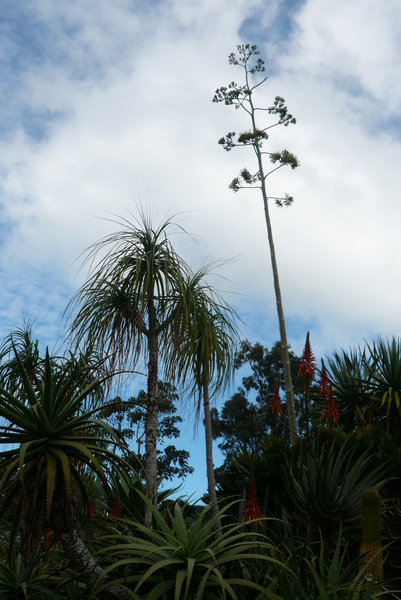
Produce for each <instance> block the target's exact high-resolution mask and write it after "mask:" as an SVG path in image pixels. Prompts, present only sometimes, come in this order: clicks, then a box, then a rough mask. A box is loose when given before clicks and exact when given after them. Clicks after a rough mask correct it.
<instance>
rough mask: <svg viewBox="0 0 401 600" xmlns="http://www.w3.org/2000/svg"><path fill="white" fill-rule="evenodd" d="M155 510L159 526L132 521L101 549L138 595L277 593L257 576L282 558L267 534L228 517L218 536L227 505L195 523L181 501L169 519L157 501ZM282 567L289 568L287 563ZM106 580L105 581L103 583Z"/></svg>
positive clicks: (196, 599)
mask: <svg viewBox="0 0 401 600" xmlns="http://www.w3.org/2000/svg"><path fill="white" fill-rule="evenodd" d="M145 501H146V500H145ZM151 510H152V513H153V517H154V521H155V523H156V526H155V527H154V528H153V529H149V528H148V527H145V526H143V525H141V524H139V523H137V522H130V523H127V525H128V526H129V528H130V532H129V533H127V534H126V535H120V536H115V537H110V538H108V539H107V540H106V542H108V546H107V548H105V549H104V550H101V553H105V554H107V555H111V556H112V559H113V560H114V561H116V562H115V563H114V564H113V565H112V566H110V567H109V568H108V569H106V572H107V573H108V574H109V576H110V577H114V578H115V580H114V581H115V583H118V584H119V585H125V586H126V588H127V589H129V590H130V591H131V592H132V594H133V595H132V597H133V598H135V599H139V598H141V599H143V600H145V599H146V600H156V599H157V598H174V599H176V600H208V599H209V600H217V599H219V598H231V599H233V600H236V599H237V598H238V600H239V599H243V598H259V597H260V598H270V597H271V598H273V597H275V596H271V595H269V593H268V590H266V588H265V587H264V586H262V585H258V584H256V583H254V582H253V580H254V579H256V578H257V574H258V572H260V570H262V569H264V568H265V567H266V566H267V565H268V564H269V563H271V564H276V562H277V560H276V559H275V558H274V557H273V556H272V547H271V545H270V544H269V543H268V542H267V541H266V540H264V539H263V536H261V535H257V534H253V535H251V534H248V533H246V532H245V530H244V526H243V525H242V524H241V523H237V524H235V523H234V524H233V523H227V524H226V525H224V526H223V528H222V532H221V533H222V535H221V536H220V537H216V530H215V526H216V523H217V522H218V521H219V520H221V519H222V518H224V514H225V511H226V510H227V509H223V510H221V511H219V513H218V514H217V515H214V516H212V514H211V510H212V509H211V507H210V506H207V507H206V508H204V509H203V510H202V512H201V513H200V514H199V515H198V516H197V517H195V518H194V519H192V520H191V522H190V523H187V522H186V520H185V519H184V516H183V512H182V509H181V507H180V506H179V504H178V503H176V504H175V506H174V510H173V511H171V512H169V519H168V520H167V522H166V520H165V519H164V518H163V517H162V516H161V515H160V514H159V513H158V511H157V510H156V509H155V508H154V507H153V506H152V507H151ZM281 567H282V568H283V569H285V568H286V566H285V565H284V564H281ZM118 571H120V575H118ZM101 586H102V582H101V581H100V582H99V586H98V587H99V589H101ZM247 592H249V594H250V595H247Z"/></svg>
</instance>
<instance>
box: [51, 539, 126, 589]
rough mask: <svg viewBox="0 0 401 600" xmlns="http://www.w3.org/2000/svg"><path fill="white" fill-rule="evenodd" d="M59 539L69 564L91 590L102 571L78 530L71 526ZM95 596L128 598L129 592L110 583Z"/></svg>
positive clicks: (104, 580) (102, 573)
mask: <svg viewBox="0 0 401 600" xmlns="http://www.w3.org/2000/svg"><path fill="white" fill-rule="evenodd" d="M59 541H60V544H61V547H62V548H63V550H64V553H65V556H66V558H67V560H68V562H69V564H70V566H71V567H72V568H73V569H74V571H76V572H77V573H78V574H79V575H81V577H82V579H83V581H84V582H85V584H86V585H87V586H88V588H89V589H90V590H92V589H93V587H94V586H95V585H96V582H98V580H99V579H100V578H101V577H102V576H103V575H104V571H103V569H102V567H100V566H99V565H98V564H97V562H96V561H95V559H94V558H93V556H92V554H91V553H90V551H89V549H88V548H87V547H86V545H85V543H84V541H83V540H82V538H81V537H80V535H79V533H78V531H77V530H76V529H75V528H72V529H71V531H66V532H64V533H62V534H61V535H60V536H59ZM106 582H107V578H104V579H103V585H105V584H106ZM96 597H97V598H101V599H102V600H129V599H130V598H131V594H129V593H128V592H127V591H126V590H125V589H124V588H122V587H120V586H119V585H110V586H109V587H107V588H106V589H103V590H102V591H101V592H98V593H97V595H96Z"/></svg>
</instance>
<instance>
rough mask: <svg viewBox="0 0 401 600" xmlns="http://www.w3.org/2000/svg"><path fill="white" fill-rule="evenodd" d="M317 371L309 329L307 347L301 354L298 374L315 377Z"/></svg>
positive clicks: (310, 377)
mask: <svg viewBox="0 0 401 600" xmlns="http://www.w3.org/2000/svg"><path fill="white" fill-rule="evenodd" d="M315 371H316V359H315V355H314V354H313V352H312V348H311V345H310V341H309V331H308V333H307V334H306V342H305V348H304V351H303V352H302V356H301V364H300V365H299V372H298V374H299V375H301V376H302V377H309V379H315Z"/></svg>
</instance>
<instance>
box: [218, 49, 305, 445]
mask: <svg viewBox="0 0 401 600" xmlns="http://www.w3.org/2000/svg"><path fill="white" fill-rule="evenodd" d="M237 49H238V57H237V56H236V55H235V54H234V53H232V54H230V56H229V59H228V61H229V63H230V64H231V65H234V66H240V67H242V68H243V69H244V75H245V83H244V85H242V86H239V85H238V84H236V83H234V82H232V83H230V85H229V87H228V88H226V87H221V88H219V89H217V90H216V93H215V95H214V97H213V102H224V103H225V104H226V105H228V106H230V105H234V106H235V108H241V109H243V110H245V112H246V113H247V114H248V115H249V117H250V119H251V130H250V131H246V132H242V133H240V134H239V135H238V137H237V139H236V138H235V135H236V134H235V132H230V133H228V134H227V135H226V136H225V137H223V138H221V139H220V140H219V144H221V145H222V146H223V148H224V150H227V151H230V150H231V149H232V148H234V147H235V146H241V147H243V146H250V147H252V149H253V150H254V152H255V155H256V159H257V164H258V169H257V171H256V173H255V174H251V173H250V172H249V170H248V169H247V168H244V169H243V170H242V171H241V173H240V176H239V177H235V178H234V179H233V181H232V182H231V184H230V189H232V190H233V191H234V192H238V190H240V189H241V188H248V189H249V188H252V189H255V188H256V189H260V191H261V194H262V199H263V207H264V213H265V220H266V227H267V238H268V242H269V250H270V258H271V265H272V271H273V283H274V292H275V296H276V305H277V315H278V321H279V329H280V342H281V352H282V357H283V368H284V381H285V393H286V402H287V411H288V423H289V428H290V435H291V442H295V440H296V439H297V421H296V416H295V404H294V396H293V388H292V379H291V366H290V357H289V351H288V341H287V333H286V327H285V318H284V309H283V302H282V298H281V289H280V281H279V275H278V267H277V260H276V251H275V247H274V240H273V230H272V226H271V219H270V214H269V202H268V201H269V199H273V200H275V202H276V204H277V205H278V206H280V207H281V206H283V205H284V206H290V205H291V204H292V202H293V198H292V196H288V195H286V196H285V198H275V197H271V196H270V197H269V196H268V194H267V187H266V179H267V177H268V176H269V175H271V174H272V173H274V172H275V171H277V169H280V168H281V167H284V166H286V165H288V166H290V167H291V168H292V169H295V168H296V167H298V166H299V162H298V159H297V158H296V156H294V155H293V154H291V153H290V152H288V150H283V151H281V152H264V151H262V145H263V141H264V140H267V139H268V137H269V136H268V134H267V130H269V129H271V128H272V127H276V126H277V125H284V126H287V125H289V124H295V123H296V120H295V119H294V117H293V116H292V115H291V114H289V113H288V109H287V107H286V106H285V104H284V99H283V98H282V97H281V96H276V99H275V101H274V105H273V106H271V107H270V108H259V107H257V106H256V105H255V103H254V100H253V94H254V91H255V90H256V89H257V88H258V87H259V86H260V85H262V84H263V83H264V82H265V81H266V80H267V77H265V78H264V79H262V80H261V81H259V82H258V83H256V84H255V85H253V86H252V85H251V82H250V76H251V75H254V74H255V73H263V72H264V70H265V66H264V64H265V63H264V61H263V60H261V59H260V58H258V59H257V60H256V63H255V64H254V65H253V66H251V65H250V60H251V59H252V57H254V56H257V55H258V54H260V53H259V50H258V49H257V46H250V45H249V44H246V45H240V46H237ZM260 111H264V112H265V113H266V112H267V113H269V114H273V115H278V117H279V119H278V121H277V122H276V123H273V124H272V125H269V126H267V127H264V128H262V129H260V128H259V127H258V124H257V122H256V114H257V112H259V113H260ZM266 154H267V155H268V156H269V158H270V161H271V162H272V163H273V164H274V165H275V166H274V168H273V169H272V170H271V171H269V172H267V173H266V172H265V168H264V163H263V159H264V155H266Z"/></svg>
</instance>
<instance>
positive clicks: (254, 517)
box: [0, 46, 401, 600]
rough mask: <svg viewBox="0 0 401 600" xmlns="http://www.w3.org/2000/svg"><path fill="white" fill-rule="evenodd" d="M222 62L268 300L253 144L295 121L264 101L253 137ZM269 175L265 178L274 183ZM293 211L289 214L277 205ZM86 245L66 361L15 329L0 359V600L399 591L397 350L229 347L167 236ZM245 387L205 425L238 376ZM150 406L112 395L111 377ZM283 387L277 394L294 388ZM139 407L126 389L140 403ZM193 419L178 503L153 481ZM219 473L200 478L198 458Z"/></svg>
mask: <svg viewBox="0 0 401 600" xmlns="http://www.w3.org/2000/svg"><path fill="white" fill-rule="evenodd" d="M238 51H239V57H236V56H235V55H230V63H231V64H232V65H234V66H241V67H242V68H243V69H244V72H245V83H244V85H242V86H238V85H237V84H234V83H233V84H231V85H230V86H229V88H220V89H219V90H217V91H216V96H215V99H216V101H224V102H225V104H228V105H230V104H234V105H235V106H238V107H239V108H245V110H246V111H247V112H248V113H249V115H250V117H251V119H252V129H251V131H250V132H245V133H242V134H239V136H238V137H235V134H234V133H231V134H228V136H226V137H225V138H222V139H221V140H220V143H221V144H222V145H223V147H225V149H231V148H232V147H234V146H235V145H242V146H250V147H251V148H252V149H253V150H254V151H255V153H256V156H257V160H258V170H257V172H256V173H255V174H253V175H252V174H251V173H250V172H249V171H248V170H247V169H244V170H243V171H242V172H241V175H240V177H239V178H236V179H235V180H234V181H233V183H232V184H231V187H232V189H233V190H234V191H237V190H238V189H240V188H241V187H253V186H256V187H259V188H260V189H261V191H262V196H263V201H264V210H265V216H266V223H267V229H268V239H269V250H270V254H271V259H272V266H273V271H274V285H275V288H276V289H275V292H276V299H277V302H278V303H279V301H280V304H281V295H280V292H279V285H278V271H277V264H276V261H275V254H274V245H273V240H272V232H271V225H270V220H269V215H268V208H267V201H268V196H267V195H266V189H265V180H266V177H267V176H268V175H269V174H270V172H267V173H265V171H264V170H263V157H264V155H265V154H267V155H268V157H269V159H270V161H271V162H272V163H273V165H276V166H275V167H274V169H273V170H275V169H276V168H279V167H280V166H285V165H289V166H290V167H291V168H295V167H296V166H298V161H297V159H296V158H295V157H294V156H293V155H291V154H290V153H289V152H288V151H286V150H285V151H282V152H278V153H277V152H272V153H265V152H264V151H263V152H262V151H261V147H262V143H263V142H264V141H266V140H267V139H268V135H267V133H266V131H267V129H269V128H270V127H273V126H275V125H277V124H282V125H284V126H285V125H288V124H290V123H294V122H295V120H294V119H293V117H292V115H290V114H289V113H288V111H287V109H286V107H285V105H284V100H283V99H282V98H280V97H277V98H276V100H275V103H274V105H273V106H272V107H271V108H270V109H268V110H267V112H266V114H270V115H273V116H277V117H278V119H279V120H278V122H277V123H275V124H274V125H271V126H268V127H266V128H264V129H259V128H258V127H257V126H256V122H255V114H256V111H257V110H259V109H258V108H257V107H256V105H255V104H254V102H253V99H252V93H253V91H254V90H255V89H256V88H258V87H259V85H261V83H263V82H264V81H265V79H263V80H262V82H259V83H257V84H255V85H254V86H253V87H252V86H251V85H250V83H249V81H250V77H251V76H253V75H255V74H256V75H257V74H258V73H261V72H263V70H264V63H263V61H260V59H257V61H256V63H255V65H254V66H253V67H252V66H250V65H249V60H250V59H252V57H254V56H257V55H258V52H257V49H256V47H254V46H252V47H250V46H241V47H239V49H238ZM271 172H272V171H271ZM275 200H276V203H278V204H279V205H280V204H283V203H284V204H290V203H291V202H292V198H290V197H288V196H286V198H284V199H279V198H276V199H275ZM117 222H118V223H119V224H120V225H121V229H120V231H118V232H117V233H114V234H111V235H109V236H106V237H105V238H103V239H101V240H99V241H98V242H96V243H95V244H94V245H93V246H91V247H89V248H88V250H87V252H86V255H85V258H84V261H85V262H86V263H87V264H88V265H89V266H90V273H89V276H88V279H87V281H86V282H85V283H84V284H83V286H82V287H81V288H80V289H79V290H78V292H77V293H76V295H75V296H74V298H73V299H72V300H71V302H70V303H69V305H68V307H67V309H66V321H65V322H66V325H67V327H66V343H65V344H66V345H65V347H66V350H65V352H64V353H63V354H62V355H52V353H51V352H49V350H48V349H46V350H44V351H42V349H41V348H40V347H39V344H38V342H37V341H35V339H34V336H33V332H32V329H31V327H30V326H29V325H26V326H24V327H22V328H21V329H17V330H16V331H15V332H14V333H12V334H10V335H9V336H8V337H7V338H6V339H5V340H4V342H3V344H2V346H1V348H0V419H1V420H0V521H1V529H0V531H1V541H0V598H4V599H10V600H11V599H23V598H29V599H38V600H44V599H46V598H51V599H55V600H61V599H63V598H73V599H74V598H76V599H78V598H92V599H94V600H95V599H98V600H103V599H107V600H109V599H110V600H114V599H116V600H120V599H121V600H129V599H132V600H139V599H144V600H157V599H159V598H160V599H164V600H203V599H205V600H208V599H209V600H220V599H223V598H231V599H234V600H235V599H238V600H262V599H263V598H266V599H272V600H284V599H285V600H287V599H300V600H311V599H313V598H322V599H333V600H334V599H341V598H349V599H353V600H357V599H363V600H369V599H370V598H379V597H397V596H396V595H394V590H396V589H397V588H401V576H400V575H401V574H400V568H401V567H400V565H401V544H400V539H401V506H400V489H401V488H400V477H399V474H400V470H401V445H400V444H401V342H400V340H398V339H396V338H393V339H391V340H387V339H386V340H384V339H381V338H378V339H377V340H374V341H373V342H372V343H371V344H365V345H364V346H363V347H359V348H357V349H352V350H350V351H342V352H340V353H334V354H333V355H332V356H331V357H329V358H327V359H326V363H325V362H324V361H323V359H322V360H321V365H320V368H318V365H317V361H316V359H315V356H314V354H313V351H312V346H311V341H310V338H309V333H307V335H306V342H305V348H304V351H303V353H302V356H301V357H297V356H295V354H294V353H293V352H291V351H290V349H289V346H288V344H287V341H286V332H285V325H284V313H283V311H282V306H280V309H279V310H278V316H279V321H280V342H277V344H275V345H274V346H273V347H272V348H271V349H268V348H265V347H263V345H262V344H260V343H252V342H250V341H248V340H243V341H239V339H238V331H237V322H238V319H239V317H238V316H237V315H236V313H235V312H234V311H233V309H232V308H231V307H230V306H229V305H228V304H227V303H226V301H225V300H224V299H223V298H222V297H221V296H220V294H219V293H218V292H217V291H216V290H215V289H214V288H213V287H212V286H211V285H210V284H209V282H208V281H209V279H208V275H209V273H210V270H211V269H212V268H214V266H216V265H214V266H213V265H212V266H210V267H208V266H206V267H202V268H201V269H200V270H199V271H197V272H193V271H192V270H191V269H190V267H189V266H188V265H187V263H186V262H185V261H184V260H183V259H182V258H181V257H180V256H179V255H178V254H177V253H176V251H175V249H174V247H173V245H172V243H171V235H170V234H171V233H172V232H174V230H175V231H176V230H177V227H175V226H174V223H172V222H171V221H170V220H167V221H165V222H164V223H162V224H161V225H160V226H157V227H156V226H155V225H154V224H153V223H152V222H151V219H150V218H149V216H148V215H146V214H145V212H144V211H140V217H139V220H138V221H136V220H134V221H133V222H130V221H128V220H125V219H122V220H119V221H117ZM235 369H237V370H238V371H239V372H241V374H242V375H243V378H242V386H241V387H240V388H239V389H238V390H237V391H236V392H235V393H234V395H233V396H232V397H231V398H229V399H228V400H227V401H226V402H225V403H224V405H223V407H222V409H221V411H220V412H219V411H218V410H217V409H216V408H211V401H212V398H213V395H214V394H217V393H223V392H224V390H225V389H226V384H227V382H228V381H229V380H230V377H231V375H232V374H233V370H235ZM121 377H124V378H130V381H132V384H133V387H134V386H138V382H141V383H140V384H139V386H140V387H142V384H143V382H144V381H146V389H141V390H140V391H139V392H135V393H136V395H132V396H131V397H129V398H121V397H120V396H118V395H117V392H116V390H117V391H118V390H119V388H118V387H116V386H117V384H118V381H119V378H121ZM289 386H290V387H289ZM136 389H139V388H138V387H137V388H136ZM184 401H185V402H188V401H191V402H192V405H193V406H194V417H199V416H202V417H203V424H204V431H205V463H206V469H207V478H208V487H207V491H206V490H199V493H200V494H203V497H202V500H203V501H200V500H199V501H198V502H190V501H188V500H187V501H186V500H185V498H178V499H177V498H176V499H174V500H173V497H172V494H171V493H169V492H168V491H166V490H165V489H163V488H161V487H160V481H161V479H162V478H165V479H167V480H168V479H170V478H171V477H173V476H174V475H177V474H178V475H179V476H181V477H185V475H186V474H187V473H189V472H190V470H191V467H190V465H189V463H188V459H189V454H188V452H187V451H178V450H177V449H176V448H175V447H174V444H173V443H170V442H171V441H173V440H174V438H176V437H177V436H178V435H179V429H178V425H179V423H180V417H179V415H178V414H177V405H178V403H179V402H184ZM213 438H214V439H215V440H218V444H219V446H220V448H221V450H222V451H223V453H224V455H225V461H224V464H223V465H222V466H221V467H220V468H218V469H216V470H215V469H214V466H213V445H212V440H213Z"/></svg>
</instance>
